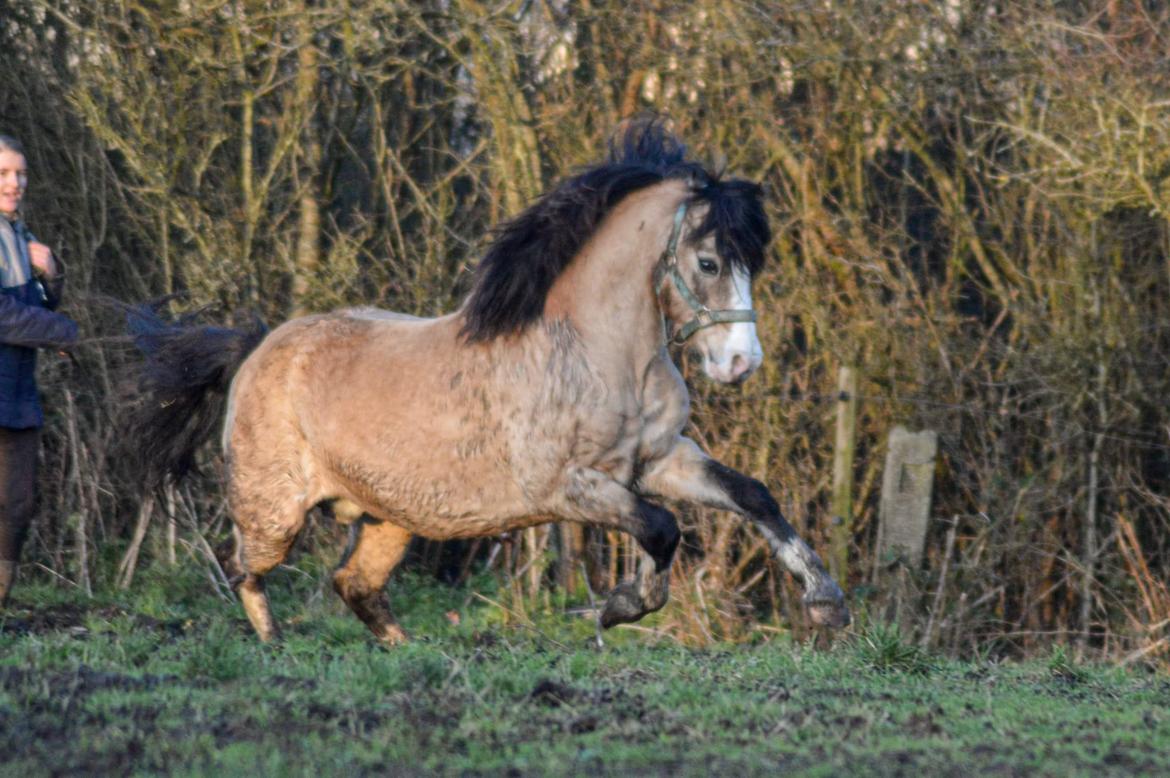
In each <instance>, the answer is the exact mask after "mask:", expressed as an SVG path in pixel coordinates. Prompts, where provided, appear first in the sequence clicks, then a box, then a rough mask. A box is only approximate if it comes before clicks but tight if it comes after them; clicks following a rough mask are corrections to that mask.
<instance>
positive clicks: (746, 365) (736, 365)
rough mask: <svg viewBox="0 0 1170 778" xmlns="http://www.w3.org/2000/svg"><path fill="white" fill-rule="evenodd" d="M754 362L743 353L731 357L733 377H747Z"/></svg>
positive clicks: (740, 378)
mask: <svg viewBox="0 0 1170 778" xmlns="http://www.w3.org/2000/svg"><path fill="white" fill-rule="evenodd" d="M751 366H752V363H751V361H749V360H748V358H747V357H745V356H744V355H743V354H736V355H735V356H734V357H732V358H731V377H732V379H734V380H736V381H739V380H742V379H744V378H746V377H747V374H748V372H749V371H750V370H751Z"/></svg>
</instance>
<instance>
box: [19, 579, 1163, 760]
mask: <svg viewBox="0 0 1170 778" xmlns="http://www.w3.org/2000/svg"><path fill="white" fill-rule="evenodd" d="M478 585H479V586H481V587H483V588H484V589H485V590H487V591H488V594H489V595H490V594H491V591H490V590H491V587H492V582H491V581H490V580H489V581H481V582H479V584H478ZM392 587H393V591H394V592H395V594H394V600H395V604H396V606H397V608H398V610H399V612H400V613H401V615H402V620H403V622H404V624H405V626H406V627H407V628H408V629H410V630H412V632H413V634H414V635H415V641H414V642H413V643H411V644H409V645H407V646H404V647H401V648H399V649H395V650H393V651H387V650H384V649H382V648H380V647H378V646H376V645H374V643H373V641H372V640H371V638H370V637H369V636H368V634H367V633H366V632H365V631H364V628H363V627H362V626H361V625H360V624H359V623H358V621H357V620H356V619H354V618H353V617H351V616H350V615H348V614H347V613H345V612H343V611H342V608H341V606H340V605H339V603H337V602H336V601H335V598H333V597H332V595H331V594H323V593H322V587H321V586H320V576H319V575H304V574H299V573H296V572H292V571H281V572H279V573H277V574H274V575H273V576H272V577H271V585H270V591H271V592H272V594H273V595H274V600H275V602H274V605H275V607H276V609H277V614H278V618H280V619H281V621H282V622H283V624H284V625H285V637H284V639H283V641H282V642H280V643H279V644H277V645H272V646H262V645H260V644H258V643H257V642H256V641H255V639H254V638H253V637H252V636H251V634H250V633H249V630H248V628H247V625H246V623H245V622H244V620H243V616H242V614H241V612H240V611H239V609H238V607H237V606H236V605H235V604H234V603H228V602H225V601H223V600H222V599H220V598H218V597H216V596H215V595H214V594H213V593H212V592H211V591H210V589H208V588H206V587H205V586H204V585H202V584H201V582H200V581H199V580H198V579H197V578H196V577H195V576H194V575H189V574H185V573H177V574H176V573H173V572H169V571H165V570H164V571H154V572H152V573H149V574H148V576H147V579H146V580H142V581H141V582H140V583H137V584H136V585H135V588H134V589H133V590H132V591H131V592H129V593H119V594H103V595H99V596H97V597H95V598H94V599H93V600H88V599H86V598H84V597H81V596H78V595H76V594H74V593H71V592H70V591H67V590H62V589H60V588H53V587H49V586H45V585H25V586H21V587H18V588H17V589H16V591H15V596H14V600H15V602H13V603H12V606H11V607H10V608H9V609H8V611H7V612H6V613H4V614H3V615H0V754H3V759H2V760H0V774H2V775H5V776H31V775H48V774H55V775H67V774H80V773H85V774H106V773H117V774H127V773H138V774H149V773H170V774H178V775H213V774H214V775H243V774H248V775H338V774H346V775H353V774H412V775H413V774H480V773H483V774H501V773H503V774H519V775H547V774H553V775H556V774H590V775H607V774H629V773H634V772H637V773H642V774H645V773H649V774H657V775H668V774H669V775H675V774H683V775H729V774H730V775H735V774H741V775H757V774H759V775H763V774H775V773H786V774H792V773H798V774H809V775H862V774H866V775H869V774H877V775H881V774H889V775H900V774H918V775H941V774H955V773H963V774H986V773H990V774H1006V775H1015V774H1028V775H1036V774H1039V775H1061V776H1068V775H1103V774H1104V775H1129V774H1138V773H1145V774H1150V773H1161V774H1167V773H1170V678H1168V677H1166V676H1164V675H1157V674H1151V673H1147V672H1143V671H1122V670H1119V669H1115V668H1109V667H1102V666H1082V665H1077V664H1075V663H1072V662H1071V661H1069V660H1068V659H1067V658H1066V656H1065V655H1064V654H1062V653H1060V652H1054V653H1053V654H1051V655H1050V656H1047V657H1045V658H1043V659H1041V660H1035V661H1032V662H1028V663H996V662H991V661H988V662H982V663H958V662H953V661H947V660H942V659H939V658H935V657H930V656H927V655H924V654H921V653H919V652H917V651H915V650H913V649H912V648H911V647H909V646H907V645H906V644H905V643H904V642H902V641H901V640H900V639H899V638H898V636H897V635H896V634H895V633H893V632H891V631H889V630H883V629H875V628H870V629H867V630H862V631H860V632H859V633H856V634H853V635H851V636H846V637H845V638H843V639H841V640H839V641H838V642H837V644H836V645H834V646H833V647H832V648H829V649H821V650H815V649H813V648H811V647H809V646H802V645H797V644H794V643H792V642H791V641H788V640H785V639H783V638H782V637H778V638H776V639H774V640H771V641H768V642H760V643H757V644H753V645H726V646H720V647H717V648H714V649H704V650H695V649H689V648H684V647H680V646H678V645H675V644H673V643H670V642H666V641H663V640H661V639H656V638H653V637H648V636H647V634H646V633H644V632H638V631H634V630H629V629H626V630H622V629H619V630H616V631H614V632H612V633H610V634H608V635H607V643H606V646H605V648H603V649H598V648H596V647H595V645H594V643H593V630H592V627H591V625H590V624H589V622H588V621H586V620H584V619H580V618H572V617H554V616H549V617H545V618H542V619H541V620H539V621H538V622H536V623H527V624H517V623H515V619H511V621H512V622H513V623H511V624H509V618H507V614H506V613H505V612H504V611H502V610H500V609H499V608H496V607H493V606H491V605H490V604H486V603H485V602H484V601H483V600H480V599H478V598H472V597H469V592H468V591H467V590H460V589H453V588H449V587H443V586H439V585H435V584H426V583H424V582H420V581H418V580H415V579H412V578H410V577H409V576H407V577H405V578H403V577H396V580H395V582H393V583H392ZM449 614H451V615H449ZM454 614H457V615H458V618H456V617H455V615H454ZM456 622H458V623H456Z"/></svg>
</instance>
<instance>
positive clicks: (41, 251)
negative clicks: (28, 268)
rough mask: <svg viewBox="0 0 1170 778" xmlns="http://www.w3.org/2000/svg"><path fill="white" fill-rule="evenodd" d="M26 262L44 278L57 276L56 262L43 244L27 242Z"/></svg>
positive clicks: (50, 251)
mask: <svg viewBox="0 0 1170 778" xmlns="http://www.w3.org/2000/svg"><path fill="white" fill-rule="evenodd" d="M28 261H29V262H31V263H32V266H33V267H34V268H36V269H37V270H38V271H40V273H41V274H42V275H44V276H45V278H52V277H53V276H55V275H57V261H56V260H54V259H53V250H52V249H51V248H49V247H48V246H46V245H45V244H44V243H37V242H36V241H29V244H28Z"/></svg>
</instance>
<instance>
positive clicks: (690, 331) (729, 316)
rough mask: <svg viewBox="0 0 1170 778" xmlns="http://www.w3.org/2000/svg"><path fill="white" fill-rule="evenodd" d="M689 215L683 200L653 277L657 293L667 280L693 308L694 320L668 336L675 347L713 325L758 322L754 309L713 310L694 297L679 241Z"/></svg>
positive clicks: (664, 327) (664, 326) (659, 292)
mask: <svg viewBox="0 0 1170 778" xmlns="http://www.w3.org/2000/svg"><path fill="white" fill-rule="evenodd" d="M686 216H687V203H686V201H685V200H684V201H683V202H682V203H681V204H679V206H678V210H676V211H675V212H674V226H673V227H671V229H670V240H669V241H667V244H666V250H665V251H663V252H662V258H661V259H659V260H658V266H657V267H656V268H655V271H654V274H655V276H656V277H657V279H658V280H657V281H656V283H655V284H654V294H655V295H656V296H657V295H659V294H661V293H662V287H664V286H666V281H667V279H670V280H671V281H673V282H674V288H675V290H676V291H677V292H678V294H679V296H680V297H682V299H683V301H684V302H685V303H686V304H687V305H688V306H689V307H690V309H691V311H692V312H693V313H694V314H695V315H694V318H692V319H691V320H690V321H688V322H687V323H686V324H684V325H682V326H681V327H679V328H678V329H677V330H676V331H675V333H674V334H673V335H671V336H670V337H669V340H670V342H671V343H674V344H675V345H682V344H683V343H685V342H686V341H687V339H688V338H690V337H691V336H692V335H694V334H695V333H696V332H698V331H699V330H701V329H703V328H704V327H710V326H712V325H713V324H724V323H727V322H741V321H742V322H753V323H754V322H755V321H756V312H755V311H754V310H752V309H750V308H749V309H747V310H743V309H732V308H727V309H721V310H715V311H713V310H711V309H710V308H708V307H707V306H706V305H704V304H703V303H702V301H700V300H699V298H698V297H696V296H695V293H694V292H692V291H691V288H690V287H689V286H687V282H686V281H685V280H683V277H682V273H680V272H679V269H678V241H679V238H680V237H681V235H682V225H683V221H684V220H685V219H686ZM665 329H666V320H665V317H664V318H663V330H665Z"/></svg>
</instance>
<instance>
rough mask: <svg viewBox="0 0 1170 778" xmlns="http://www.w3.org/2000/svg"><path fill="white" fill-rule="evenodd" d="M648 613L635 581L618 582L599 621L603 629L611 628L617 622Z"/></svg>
mask: <svg viewBox="0 0 1170 778" xmlns="http://www.w3.org/2000/svg"><path fill="white" fill-rule="evenodd" d="M646 613H647V610H646V604H645V603H644V602H642V598H641V596H639V594H638V589H637V586H636V585H635V584H634V583H633V582H627V583H622V584H618V585H617V586H615V587H614V589H613V591H612V592H610V593H609V599H607V600H606V601H605V607H604V608H602V609H601V615H600V616H599V617H598V621H599V622H600V623H601V628H602V629H609V628H610V627H612V626H615V625H617V624H629V623H630V622H632V621H637V620H638V619H640V618H642V617H643V616H645V615H646Z"/></svg>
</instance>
